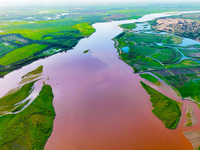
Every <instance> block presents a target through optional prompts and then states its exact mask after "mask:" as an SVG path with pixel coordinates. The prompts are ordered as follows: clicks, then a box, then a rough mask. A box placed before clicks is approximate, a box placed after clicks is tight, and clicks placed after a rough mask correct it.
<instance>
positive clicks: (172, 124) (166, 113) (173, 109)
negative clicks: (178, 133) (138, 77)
mask: <svg viewBox="0 0 200 150" xmlns="http://www.w3.org/2000/svg"><path fill="white" fill-rule="evenodd" d="M141 84H142V86H143V88H144V89H145V90H146V91H147V93H148V94H149V95H150V97H151V99H150V101H151V102H152V106H153V107H154V108H153V110H152V112H153V114H154V115H155V116H156V117H158V118H159V119H160V120H161V121H162V122H163V123H164V125H165V127H166V128H168V129H175V128H176V127H177V125H178V123H179V120H180V116H181V105H182V104H181V103H179V102H176V101H174V100H172V99H170V98H168V97H166V96H164V95H163V94H161V93H160V92H158V91H156V90H154V89H153V88H151V87H149V86H148V85H146V84H145V83H143V82H141Z"/></svg>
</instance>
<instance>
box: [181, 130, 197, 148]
mask: <svg viewBox="0 0 200 150" xmlns="http://www.w3.org/2000/svg"><path fill="white" fill-rule="evenodd" d="M183 134H184V135H185V136H186V137H187V139H188V140H189V141H190V142H191V144H192V146H193V149H194V150H198V149H199V147H200V131H188V132H184V133H183Z"/></svg>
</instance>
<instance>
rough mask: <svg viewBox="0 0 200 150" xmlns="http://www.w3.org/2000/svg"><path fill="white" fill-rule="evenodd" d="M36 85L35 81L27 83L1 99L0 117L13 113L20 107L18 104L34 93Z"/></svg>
mask: <svg viewBox="0 0 200 150" xmlns="http://www.w3.org/2000/svg"><path fill="white" fill-rule="evenodd" d="M34 83H35V81H33V82H30V83H27V84H25V85H23V86H22V87H21V88H20V89H19V90H17V91H16V92H14V93H11V94H8V95H5V96H4V97H2V98H0V105H1V106H0V115H4V114H6V113H10V112H12V110H13V109H14V108H16V106H17V107H20V105H16V104H17V103H19V102H21V101H23V100H24V99H26V98H27V97H28V96H29V95H30V94H31V93H32V89H33V85H34ZM21 105H23V104H21Z"/></svg>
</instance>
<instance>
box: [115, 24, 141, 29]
mask: <svg viewBox="0 0 200 150" xmlns="http://www.w3.org/2000/svg"><path fill="white" fill-rule="evenodd" d="M119 26H120V27H122V28H123V29H129V30H132V29H135V28H136V27H137V25H136V23H128V24H122V25H119Z"/></svg>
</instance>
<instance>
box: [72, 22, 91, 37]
mask: <svg viewBox="0 0 200 150" xmlns="http://www.w3.org/2000/svg"><path fill="white" fill-rule="evenodd" d="M73 28H74V29H77V30H79V31H80V32H81V34H82V35H84V36H85V37H88V36H90V35H91V34H92V33H94V32H95V29H94V28H93V27H92V26H91V25H89V24H88V23H80V24H76V25H74V26H73Z"/></svg>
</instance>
